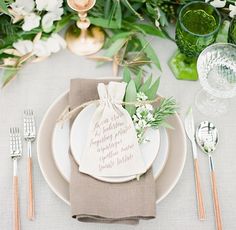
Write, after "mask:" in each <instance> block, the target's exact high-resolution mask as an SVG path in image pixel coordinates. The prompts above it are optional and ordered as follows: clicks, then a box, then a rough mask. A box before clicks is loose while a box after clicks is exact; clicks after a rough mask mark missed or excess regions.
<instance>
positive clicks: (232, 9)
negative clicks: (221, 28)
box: [229, 2, 236, 18]
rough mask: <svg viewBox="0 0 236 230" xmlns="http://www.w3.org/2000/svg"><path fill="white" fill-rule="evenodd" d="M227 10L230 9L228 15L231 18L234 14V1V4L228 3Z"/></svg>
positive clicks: (235, 9)
mask: <svg viewBox="0 0 236 230" xmlns="http://www.w3.org/2000/svg"><path fill="white" fill-rule="evenodd" d="M229 10H230V13H229V16H230V17H231V18H233V17H234V16H235V15H236V2H235V5H232V4H230V5H229Z"/></svg>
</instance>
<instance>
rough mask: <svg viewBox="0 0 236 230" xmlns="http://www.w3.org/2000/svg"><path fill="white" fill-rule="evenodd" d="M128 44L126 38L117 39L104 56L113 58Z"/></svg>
mask: <svg viewBox="0 0 236 230" xmlns="http://www.w3.org/2000/svg"><path fill="white" fill-rule="evenodd" d="M125 43H126V38H120V39H117V40H116V41H115V42H114V43H113V44H112V45H111V46H110V47H109V48H108V49H107V50H106V52H105V54H104V56H106V57H113V56H114V55H116V54H117V53H118V52H119V51H120V49H121V48H122V47H123V46H124V44H125Z"/></svg>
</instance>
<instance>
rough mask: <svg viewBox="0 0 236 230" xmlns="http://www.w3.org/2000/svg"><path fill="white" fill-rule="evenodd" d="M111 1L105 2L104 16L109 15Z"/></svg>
mask: <svg viewBox="0 0 236 230" xmlns="http://www.w3.org/2000/svg"><path fill="white" fill-rule="evenodd" d="M111 1H112V0H106V1H105V4H104V16H105V18H108V17H109V13H110V8H111Z"/></svg>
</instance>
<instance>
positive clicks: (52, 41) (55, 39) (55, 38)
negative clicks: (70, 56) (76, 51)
mask: <svg viewBox="0 0 236 230" xmlns="http://www.w3.org/2000/svg"><path fill="white" fill-rule="evenodd" d="M47 47H48V50H50V52H52V53H57V52H58V51H60V50H61V49H65V48H66V41H65V40H64V39H63V38H62V37H61V36H60V35H58V34H52V36H51V37H50V38H48V40H47Z"/></svg>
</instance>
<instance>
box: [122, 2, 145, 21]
mask: <svg viewBox="0 0 236 230" xmlns="http://www.w3.org/2000/svg"><path fill="white" fill-rule="evenodd" d="M121 1H122V3H123V4H124V6H125V7H126V8H127V9H128V10H129V11H130V12H132V13H133V14H134V15H135V16H137V17H138V18H139V19H140V20H143V17H142V16H141V15H140V14H139V13H138V12H137V11H136V10H135V9H134V8H133V7H132V5H131V4H130V3H129V1H128V0H121Z"/></svg>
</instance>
